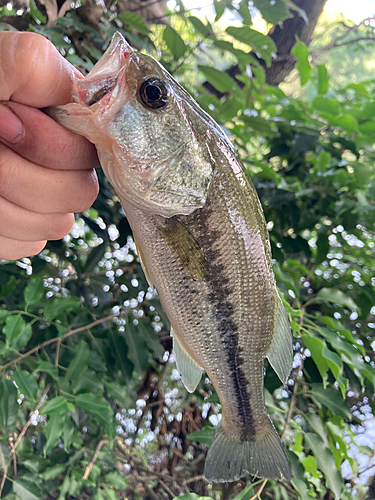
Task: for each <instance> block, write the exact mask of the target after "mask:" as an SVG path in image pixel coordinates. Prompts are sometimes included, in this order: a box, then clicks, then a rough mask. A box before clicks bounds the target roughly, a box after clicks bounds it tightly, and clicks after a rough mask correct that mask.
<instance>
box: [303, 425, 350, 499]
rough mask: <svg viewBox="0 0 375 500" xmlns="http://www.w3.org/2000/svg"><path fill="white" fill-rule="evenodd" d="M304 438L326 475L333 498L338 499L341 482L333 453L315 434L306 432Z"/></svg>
mask: <svg viewBox="0 0 375 500" xmlns="http://www.w3.org/2000/svg"><path fill="white" fill-rule="evenodd" d="M305 439H306V443H307V445H308V446H309V447H310V449H311V450H312V452H313V453H314V455H315V459H316V463H317V466H318V468H319V469H320V470H321V471H322V472H323V473H324V475H325V477H326V480H327V486H328V488H329V489H330V490H331V491H333V493H334V495H335V499H336V500H339V499H340V495H341V491H342V487H343V482H342V477H341V473H340V471H339V470H337V467H336V464H335V457H334V455H333V454H332V452H331V450H330V449H329V448H328V447H326V446H325V445H324V443H323V440H322V439H321V438H320V437H319V436H317V435H316V434H313V433H310V432H308V433H306V434H305Z"/></svg>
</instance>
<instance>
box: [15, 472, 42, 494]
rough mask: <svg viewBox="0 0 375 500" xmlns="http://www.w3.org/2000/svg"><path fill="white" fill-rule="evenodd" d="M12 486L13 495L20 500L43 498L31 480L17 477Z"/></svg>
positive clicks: (40, 491)
mask: <svg viewBox="0 0 375 500" xmlns="http://www.w3.org/2000/svg"><path fill="white" fill-rule="evenodd" d="M12 484H13V491H14V493H15V494H16V495H18V497H19V498H21V499H22V500H40V499H41V498H43V497H44V495H43V492H42V490H41V489H40V488H39V486H38V485H37V484H36V483H35V481H33V480H31V479H28V478H25V477H19V478H17V479H16V480H15V481H13V483H12Z"/></svg>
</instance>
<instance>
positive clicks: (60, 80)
mask: <svg viewBox="0 0 375 500" xmlns="http://www.w3.org/2000/svg"><path fill="white" fill-rule="evenodd" d="M77 78H82V75H81V73H79V71H77V70H76V69H75V68H74V67H73V66H72V65H71V64H70V63H69V62H68V61H66V60H65V59H64V58H63V57H62V56H61V55H60V54H59V52H58V51H57V50H56V49H55V47H54V46H53V45H52V44H51V43H50V42H49V41H48V40H47V39H45V38H44V37H42V36H40V35H37V34H35V33H15V32H4V33H0V258H1V259H12V260H13V259H19V258H21V257H29V256H31V255H35V254H37V253H39V252H40V251H41V250H42V249H43V248H44V246H45V245H46V243H47V240H57V239H60V238H62V237H64V236H66V235H67V234H68V233H69V231H70V230H71V228H72V226H73V223H74V212H81V211H83V210H86V209H87V208H89V207H90V206H91V204H92V203H93V202H94V200H95V198H96V196H97V194H98V189H99V188H98V180H97V176H96V173H95V168H96V167H98V166H99V162H98V159H97V155H96V150H95V147H94V146H93V145H92V144H91V143H90V142H88V141H87V140H86V139H85V138H83V137H81V136H78V135H76V134H73V133H71V132H69V131H67V130H65V129H64V128H62V127H61V126H60V125H58V124H57V123H55V122H54V121H53V120H52V119H51V118H50V117H48V116H47V115H45V114H44V113H43V112H42V111H40V109H38V108H44V107H47V106H58V105H60V104H66V103H68V102H70V100H71V94H72V88H73V84H74V82H75V80H76V79H77Z"/></svg>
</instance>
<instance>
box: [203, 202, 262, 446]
mask: <svg viewBox="0 0 375 500" xmlns="http://www.w3.org/2000/svg"><path fill="white" fill-rule="evenodd" d="M211 211H212V209H211V208H210V203H209V202H208V203H206V205H205V207H204V208H203V209H202V210H201V211H199V212H200V213H199V214H197V215H196V217H197V219H198V220H197V221H196V223H197V224H198V225H199V232H200V234H201V235H202V237H201V241H198V243H201V248H202V247H203V248H205V249H206V250H205V252H204V254H205V257H206V260H207V262H208V266H209V273H208V278H207V280H206V283H207V285H208V287H209V289H210V293H209V295H208V300H209V301H210V303H211V304H212V305H213V308H214V311H215V313H214V318H213V320H214V322H215V324H216V325H217V329H218V332H219V334H220V337H221V339H222V344H223V348H224V351H225V353H226V357H227V364H228V367H229V370H230V377H231V381H232V383H233V387H234V390H235V394H236V399H237V403H238V404H237V410H238V413H239V416H240V418H241V421H242V422H243V429H241V438H242V439H245V437H246V438H247V439H249V437H251V436H254V435H255V426H254V418H253V415H252V411H251V406H250V394H249V390H248V388H249V383H248V380H247V379H246V376H245V373H244V372H243V370H242V368H241V365H242V364H243V362H244V360H243V358H242V357H241V356H240V355H239V351H240V347H239V345H238V325H237V323H236V318H235V317H234V314H235V310H234V307H233V304H232V303H231V302H230V299H229V297H230V295H231V294H232V293H233V286H231V283H230V280H229V279H228V278H227V277H226V276H225V274H224V272H223V271H224V266H223V264H222V262H221V255H220V253H219V252H218V251H216V250H213V246H214V243H215V242H216V241H218V239H219V238H220V236H221V234H220V231H218V230H212V228H211V227H210V224H209V223H210V214H211Z"/></svg>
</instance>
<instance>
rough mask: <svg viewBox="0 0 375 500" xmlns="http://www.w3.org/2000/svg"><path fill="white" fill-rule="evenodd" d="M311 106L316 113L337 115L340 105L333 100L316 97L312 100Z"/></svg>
mask: <svg viewBox="0 0 375 500" xmlns="http://www.w3.org/2000/svg"><path fill="white" fill-rule="evenodd" d="M312 105H313V107H314V108H315V109H316V110H317V111H321V112H323V113H330V114H331V115H338V114H339V113H340V105H339V103H338V102H337V101H335V100H334V99H327V98H326V97H322V96H319V95H318V96H317V97H315V99H314V100H313V103H312Z"/></svg>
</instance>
